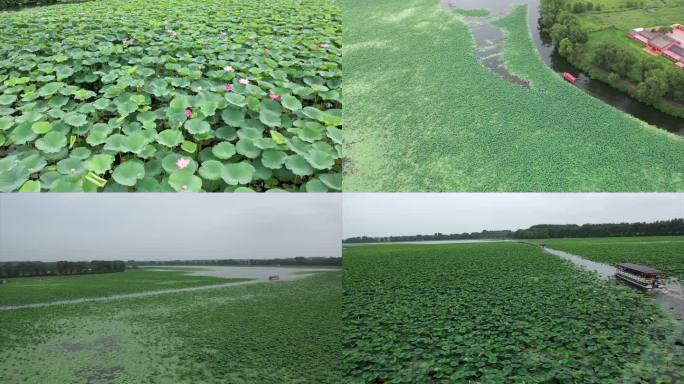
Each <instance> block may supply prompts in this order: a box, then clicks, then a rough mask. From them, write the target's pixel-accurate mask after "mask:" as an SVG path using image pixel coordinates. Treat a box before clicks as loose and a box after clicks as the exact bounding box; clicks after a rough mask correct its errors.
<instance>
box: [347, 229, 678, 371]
mask: <svg viewBox="0 0 684 384" xmlns="http://www.w3.org/2000/svg"><path fill="white" fill-rule="evenodd" d="M343 256H344V260H345V265H344V276H343V279H344V283H343V286H344V290H345V294H344V309H345V311H344V319H345V321H344V326H345V332H344V337H345V355H344V356H345V359H344V367H345V370H346V373H347V375H348V376H349V378H350V380H349V381H348V382H354V383H356V382H358V383H389V382H406V383H426V382H432V383H469V382H473V383H475V382H477V383H514V382H516V383H523V382H525V383H542V382H554V381H555V382H572V383H578V384H579V383H597V384H598V383H632V382H640V383H648V382H677V380H682V379H683V377H682V373H684V358H683V357H684V346H683V345H682V343H681V340H682V328H681V327H680V325H679V324H677V323H676V322H675V321H674V320H673V319H672V318H671V317H669V316H668V315H667V314H666V313H663V312H661V311H660V310H659V308H658V307H657V306H656V305H655V304H654V303H653V302H652V300H651V299H650V297H648V296H644V295H642V294H641V293H638V292H636V291H634V290H632V289H631V288H628V287H625V286H621V285H617V284H614V283H611V282H608V281H606V280H602V279H599V278H598V277H597V276H596V275H595V274H593V273H591V272H588V271H586V270H584V269H582V268H580V267H577V266H575V265H573V264H572V263H571V262H569V261H566V260H562V259H560V258H558V257H556V256H553V255H550V254H546V253H544V252H542V251H540V250H539V249H536V248H534V247H531V246H529V245H525V244H516V243H510V242H496V243H473V244H446V245H406V244H404V245H383V246H357V247H349V248H345V249H344V255H343ZM635 308H638V309H639V310H635ZM668 379H669V380H671V381H668Z"/></svg>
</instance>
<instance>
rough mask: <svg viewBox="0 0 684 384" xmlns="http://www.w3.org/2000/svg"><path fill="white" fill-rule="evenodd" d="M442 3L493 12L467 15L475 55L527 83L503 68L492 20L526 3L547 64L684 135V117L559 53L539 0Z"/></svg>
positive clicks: (637, 114) (498, 71)
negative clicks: (541, 15) (582, 68)
mask: <svg viewBox="0 0 684 384" xmlns="http://www.w3.org/2000/svg"><path fill="white" fill-rule="evenodd" d="M441 4H442V6H443V7H445V8H459V9H486V10H487V11H489V12H490V16H488V17H468V18H466V19H467V20H468V23H469V24H470V25H471V31H472V34H473V37H474V39H475V56H476V57H477V58H478V60H480V62H481V63H482V64H483V65H485V66H486V67H487V68H489V69H491V70H492V71H493V72H494V73H496V74H498V75H499V76H502V77H503V78H505V79H506V80H509V81H511V82H513V83H515V84H518V85H521V86H527V84H526V82H525V81H524V80H521V79H519V78H517V77H516V76H514V75H512V74H510V73H509V72H508V71H507V70H506V69H505V68H502V67H503V63H502V60H501V49H502V47H501V43H503V39H504V36H503V33H502V32H501V30H500V29H498V28H497V27H494V26H492V25H491V24H490V22H491V21H492V20H493V19H496V18H499V17H502V16H505V15H506V14H508V13H509V12H510V10H511V8H512V7H513V6H514V5H522V4H526V5H527V8H528V24H529V26H530V34H531V36H532V40H533V42H534V45H535V46H536V47H537V50H538V51H539V55H540V56H541V58H542V60H543V61H544V63H546V65H547V66H549V67H550V68H551V69H553V70H554V71H555V72H557V73H558V74H559V76H560V74H561V73H563V72H570V73H572V74H574V75H576V76H577V83H576V85H577V87H579V88H580V89H582V90H584V91H585V92H586V93H588V94H590V95H591V96H593V97H596V98H597V99H601V100H603V101H604V102H606V103H608V104H610V105H612V106H613V107H615V108H617V109H619V110H621V111H623V112H626V113H628V114H630V115H632V116H634V117H636V118H638V119H641V120H643V121H645V122H647V123H649V124H651V125H655V126H656V127H660V128H662V129H665V130H667V131H670V132H672V133H675V134H678V135H682V136H684V119H682V118H678V117H674V116H670V115H668V114H666V113H663V112H660V111H658V110H657V109H655V108H653V107H651V106H649V105H646V104H643V103H641V102H639V101H637V100H636V99H633V98H632V97H630V96H629V95H627V94H625V93H623V92H621V91H618V90H616V89H614V88H612V87H611V86H609V85H608V84H605V83H603V82H601V81H598V80H592V79H591V78H589V77H588V76H586V75H585V74H583V73H582V72H581V71H580V69H579V68H577V67H575V66H573V65H572V64H570V63H569V62H568V61H567V60H565V59H564V58H563V57H562V56H560V55H559V54H558V52H557V51H556V49H555V47H554V45H553V42H552V41H551V38H550V37H548V36H546V35H544V34H543V33H542V32H541V30H540V28H539V21H538V20H539V0H511V1H502V0H442V1H441ZM491 45H495V47H494V48H492V47H491ZM491 55H494V56H491Z"/></svg>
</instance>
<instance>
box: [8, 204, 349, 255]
mask: <svg viewBox="0 0 684 384" xmlns="http://www.w3.org/2000/svg"><path fill="white" fill-rule="evenodd" d="M341 227H342V218H341V196H340V195H339V194H220V193H217V194H170V193H169V194H133V193H128V194H76V193H74V194H40V195H39V194H2V195H0V261H8V260H46V261H47V260H93V259H119V260H127V259H136V260H168V259H209V258H252V259H257V258H274V257H296V256H326V257H328V256H332V257H339V256H340V237H341Z"/></svg>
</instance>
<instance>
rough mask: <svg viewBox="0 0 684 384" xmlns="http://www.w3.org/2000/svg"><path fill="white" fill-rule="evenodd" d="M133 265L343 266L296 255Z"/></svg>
mask: <svg viewBox="0 0 684 384" xmlns="http://www.w3.org/2000/svg"><path fill="white" fill-rule="evenodd" d="M128 263H129V264H132V265H295V266H296V265H299V266H305V265H315V266H324V265H330V266H341V265H342V258H341V257H295V258H290V259H260V260H259V259H219V260H164V261H133V260H130V261H129V262H128Z"/></svg>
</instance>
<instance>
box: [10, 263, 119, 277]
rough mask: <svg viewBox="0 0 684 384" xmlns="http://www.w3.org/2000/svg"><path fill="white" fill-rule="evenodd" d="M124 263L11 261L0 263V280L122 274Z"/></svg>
mask: <svg viewBox="0 0 684 384" xmlns="http://www.w3.org/2000/svg"><path fill="white" fill-rule="evenodd" d="M125 270H126V263H124V262H123V261H119V260H114V261H104V260H93V261H57V262H47V263H46V262H42V261H11V262H0V278H2V277H26V276H45V275H53V276H56V275H81V274H90V273H110V272H123V271H125Z"/></svg>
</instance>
